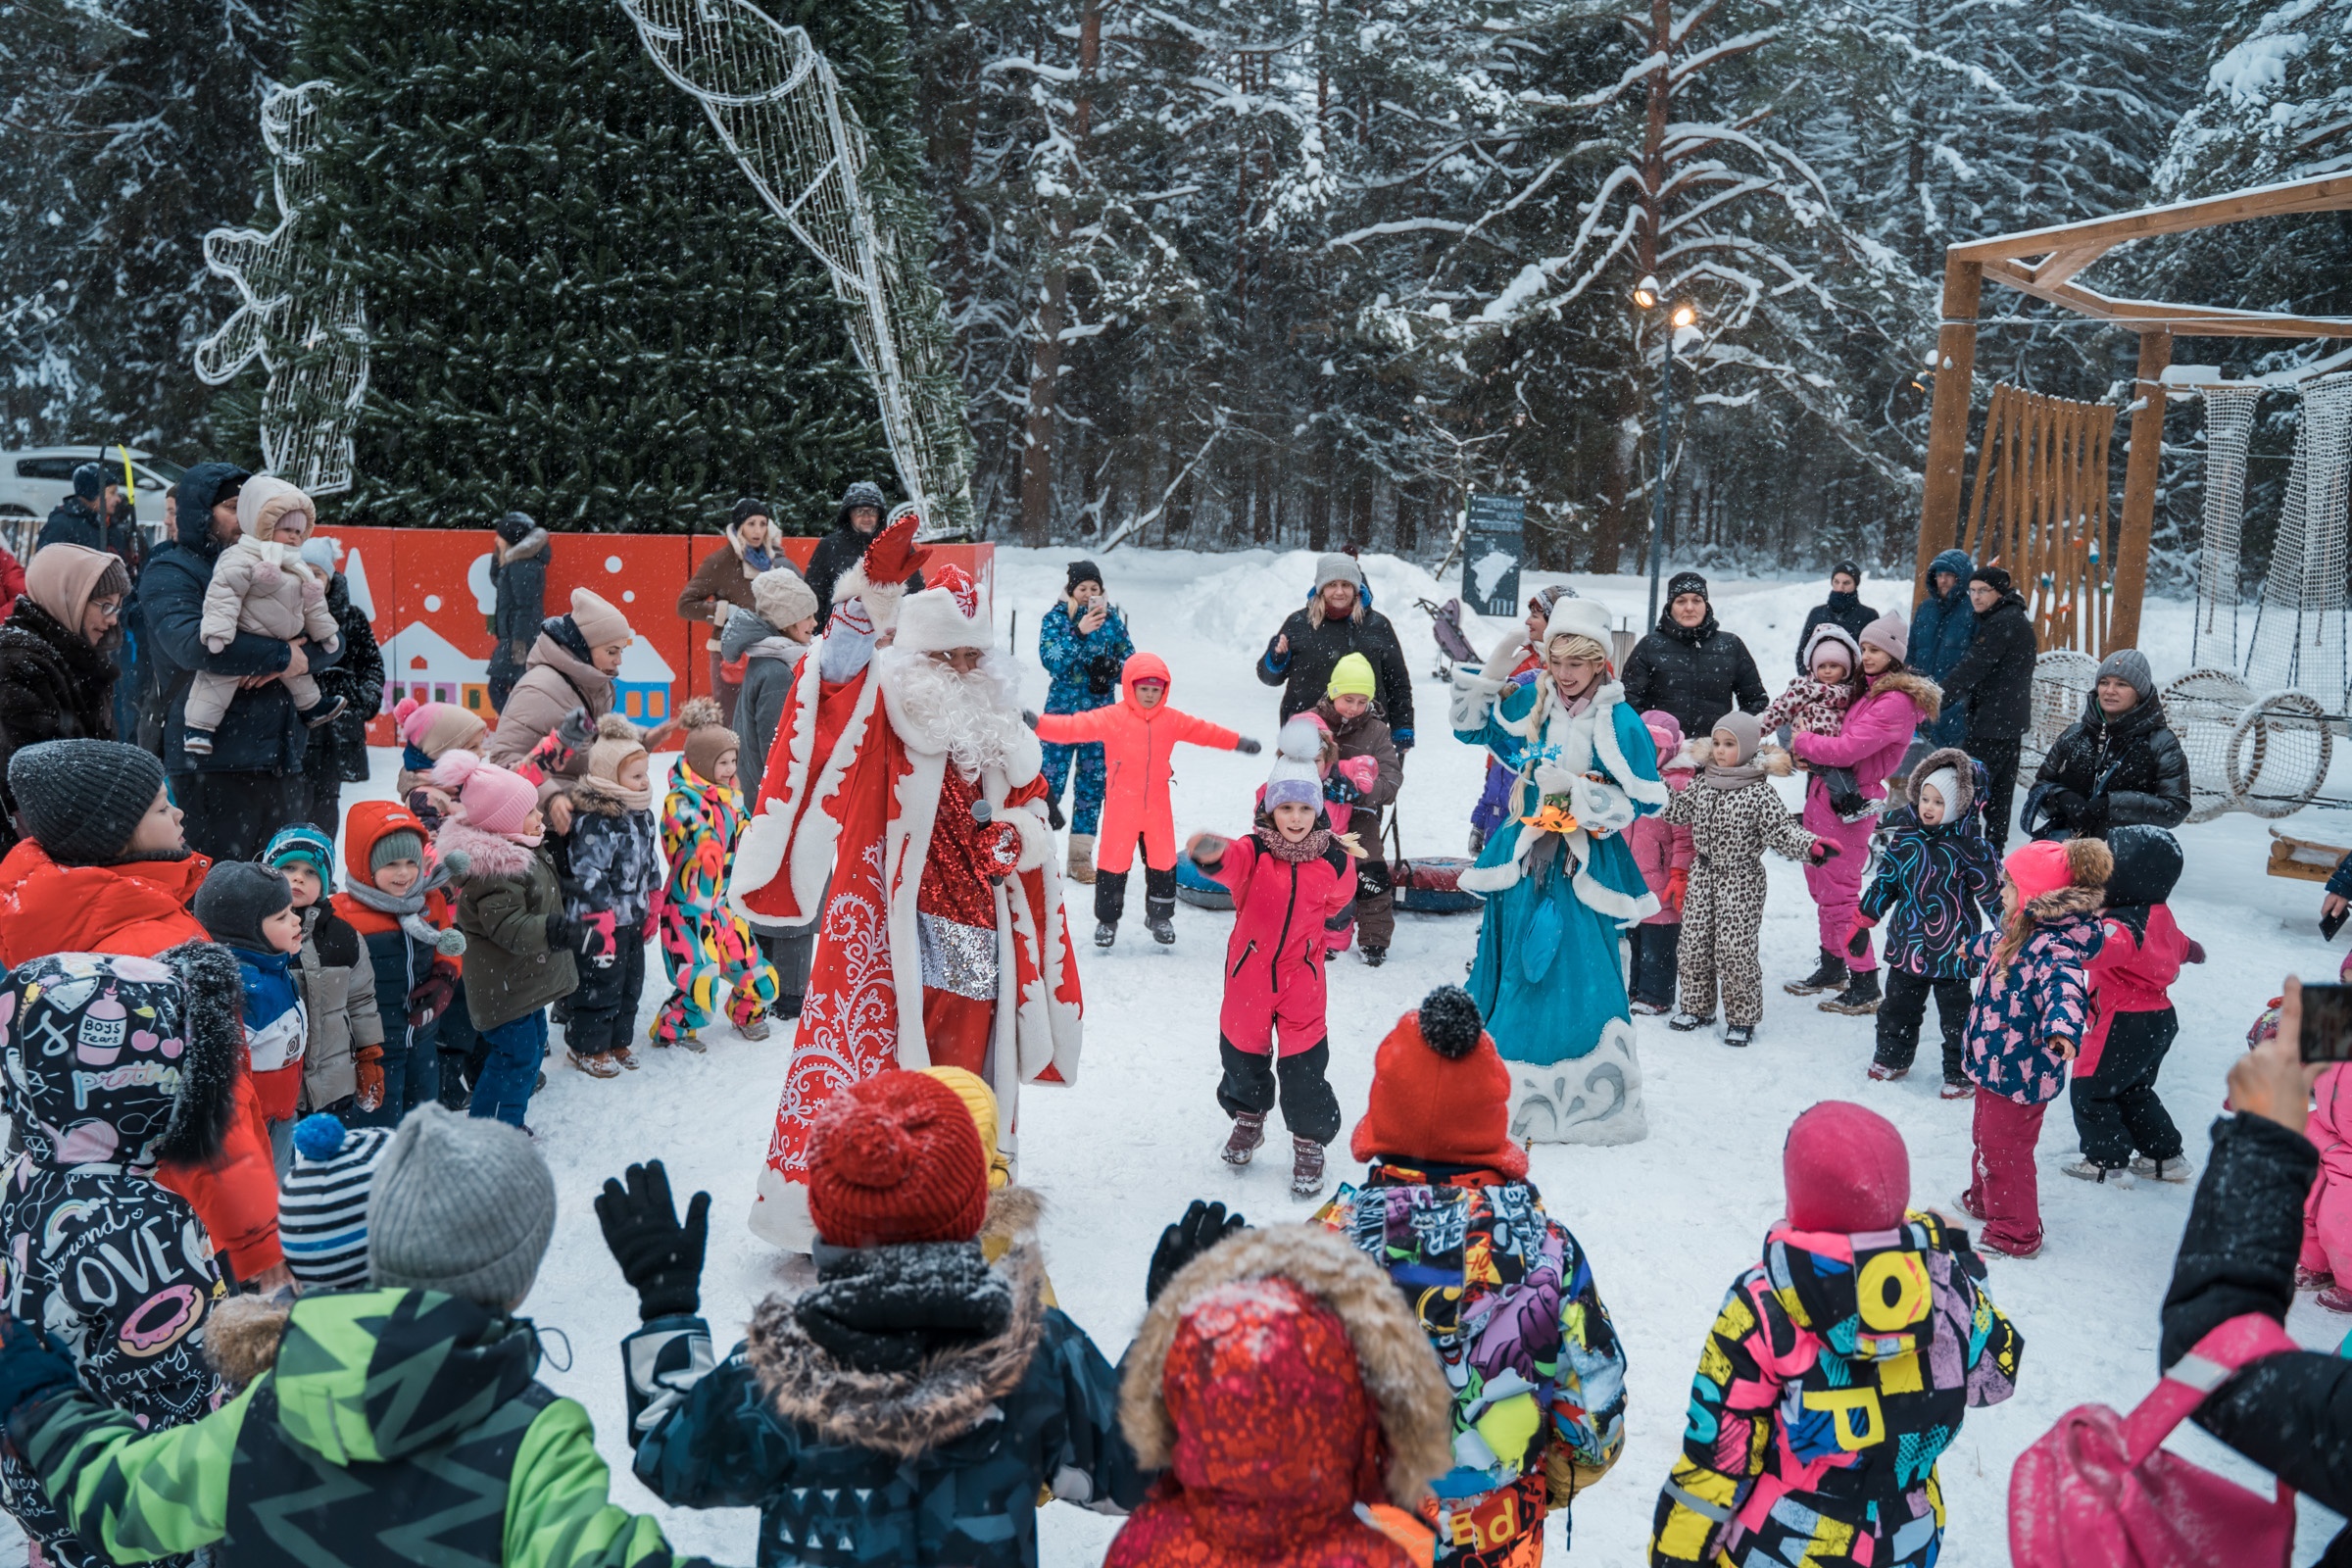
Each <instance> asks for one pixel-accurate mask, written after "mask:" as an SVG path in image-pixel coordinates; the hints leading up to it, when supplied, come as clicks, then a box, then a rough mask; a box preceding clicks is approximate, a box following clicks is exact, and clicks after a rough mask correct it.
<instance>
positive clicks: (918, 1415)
mask: <svg viewBox="0 0 2352 1568" xmlns="http://www.w3.org/2000/svg"><path fill="white" fill-rule="evenodd" d="M998 1267H999V1269H1000V1270H1001V1271H1002V1272H1003V1273H1004V1274H1005V1276H1006V1278H1007V1280H1008V1281H1009V1283H1010V1284H1011V1287H1012V1318H1011V1321H1010V1322H1008V1323H1007V1324H1006V1325H1005V1332H1003V1333H1002V1334H999V1335H996V1336H995V1337H993V1338H991V1339H987V1340H982V1341H980V1342H979V1343H977V1344H972V1345H960V1346H955V1347H952V1348H947V1349H943V1350H940V1351H938V1352H936V1353H934V1354H933V1355H931V1356H930V1357H929V1358H928V1359H926V1360H925V1361H924V1362H923V1363H922V1365H920V1366H918V1367H916V1368H915V1369H914V1370H913V1371H911V1372H861V1371H859V1370H858V1369H857V1368H855V1367H852V1366H849V1365H846V1364H845V1363H843V1362H842V1361H840V1360H838V1359H836V1358H835V1357H834V1356H833V1354H832V1353H831V1352H830V1351H828V1350H826V1349H825V1348H823V1347H822V1346H819V1345H818V1344H817V1343H816V1342H815V1341H813V1340H812V1339H810V1338H809V1334H808V1331H807V1330H805V1329H803V1328H802V1327H801V1324H800V1320H799V1318H798V1317H796V1316H795V1315H794V1310H793V1307H794V1299H793V1298H791V1297H786V1296H771V1297H769V1298H767V1299H765V1300H763V1301H761V1302H760V1305H759V1306H758V1307H757V1308H755V1309H754V1310H753V1312H752V1321H751V1327H750V1329H749V1330H748V1331H747V1333H746V1334H745V1336H744V1347H743V1353H744V1359H745V1360H746V1361H748V1362H749V1363H750V1364H751V1368H752V1373H753V1375H754V1376H755V1377H756V1378H758V1379H759V1383H760V1393H761V1394H763V1395H765V1396H766V1397H767V1398H768V1400H769V1401H770V1402H771V1403H772V1404H773V1406H774V1408H775V1411H776V1413H777V1414H778V1415H781V1416H782V1417H784V1419H786V1420H787V1421H791V1422H794V1423H795V1424H797V1425H799V1426H802V1427H804V1428H806V1429H807V1430H809V1432H811V1433H813V1434H815V1436H816V1437H817V1438H818V1439H819V1440H820V1441H822V1442H824V1443H828V1444H835V1445H838V1446H843V1447H851V1448H874V1449H878V1450H880V1451H881V1452H884V1453H888V1454H893V1455H896V1456H897V1457H899V1458H901V1459H912V1458H914V1457H915V1456H916V1455H917V1454H920V1453H924V1452H927V1451H929V1450H930V1449H932V1448H935V1447H938V1446H941V1445H942V1444H945V1443H949V1442H952V1441H953V1440H955V1439H956V1438H959V1437H961V1436H962V1435H963V1434H965V1433H966V1432H969V1431H970V1430H971V1429H972V1428H973V1427H974V1426H975V1425H976V1424H978V1423H979V1421H980V1420H981V1419H982V1418H983V1417H985V1416H986V1415H987V1414H988V1411H989V1407H990V1406H991V1405H994V1404H996V1403H997V1402H998V1401H999V1400H1001V1399H1004V1398H1005V1397H1007V1396H1009V1395H1010V1394H1011V1393H1012V1391H1013V1390H1014V1389H1015V1388H1017V1387H1018V1386H1019V1385H1020V1381H1021V1379H1022V1377H1023V1376H1024V1375H1026V1374H1027V1372H1028V1370H1029V1361H1030V1358H1031V1357H1032V1356H1033V1355H1035V1354H1036V1352H1037V1344H1038V1336H1039V1332H1040V1330H1041V1329H1042V1327H1043V1325H1044V1322H1045V1313H1046V1308H1045V1303H1044V1300H1043V1299H1042V1281H1043V1278H1044V1274H1043V1270H1042V1268H1041V1267H1040V1264H1039V1262H1038V1256H1037V1253H1036V1251H1035V1250H1032V1249H1030V1248H1027V1247H1019V1248H1015V1249H1014V1250H1013V1251H1012V1252H1011V1253H1010V1254H1009V1255H1008V1256H1006V1258H1005V1261H1004V1262H1003V1263H1002V1264H1000V1265H998Z"/></svg>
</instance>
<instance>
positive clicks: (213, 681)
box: [186, 477, 344, 757]
mask: <svg viewBox="0 0 2352 1568" xmlns="http://www.w3.org/2000/svg"><path fill="white" fill-rule="evenodd" d="M318 521H319V513H318V509H317V508H316V507H314V506H313V505H312V503H311V498H310V497H309V496H306V495H304V494H303V493H302V492H301V491H300V490H297V489H295V488H294V487H293V486H292V485H290V484H288V483H286V481H285V480H283V479H271V478H268V477H261V478H253V479H248V480H246V481H245V487H244V489H242V490H240V491H239V492H238V493H237V529H238V533H239V537H238V539H237V542H236V543H234V544H232V545H230V546H229V547H228V548H227V549H225V550H223V551H221V559H220V561H219V562H218V563H217V564H215V565H214V566H213V580H212V585H211V586H210V587H208V588H207V589H205V591H204V621H203V624H202V625H201V626H200V627H199V628H198V635H200V636H201V637H203V639H204V646H205V647H207V648H209V649H211V650H212V651H213V652H214V653H216V654H217V653H219V652H221V650H222V649H224V648H226V647H227V646H228V645H229V644H230V643H232V642H234V641H235V640H236V636H237V633H239V632H241V631H245V632H251V633H253V634H254V635H255V636H257V637H268V638H270V639H272V640H274V641H278V642H292V641H293V640H294V639H295V638H297V637H308V638H309V639H310V640H311V641H312V642H314V643H316V644H317V645H318V646H319V648H320V649H322V650H324V651H326V652H328V653H332V652H334V650H335V648H336V646H337V644H338V642H339V641H340V640H341V636H342V633H341V631H340V630H339V629H338V628H337V627H336V625H335V616H334V612H332V611H330V610H328V609H327V608H326V582H325V580H324V579H323V578H321V577H319V575H317V574H316V573H315V572H314V571H313V570H312V569H311V567H310V566H309V565H308V564H305V563H304V561H303V559H302V542H303V541H304V540H305V539H307V538H309V537H310V534H311V529H312V528H314V527H316V526H317V525H318ZM281 679H282V680H283V681H284V683H285V688H286V690H287V691H288V692H290V693H292V694H293V697H294V708H295V711H296V713H297V715H298V716H299V717H300V718H301V719H302V721H303V722H304V723H305V724H308V725H309V726H310V727H311V728H313V729H317V728H318V727H319V725H321V724H323V723H326V722H327V721H328V720H329V719H332V718H333V717H334V716H335V715H336V714H337V713H340V712H342V711H343V709H344V702H343V699H342V698H340V697H337V698H335V699H333V700H332V701H331V702H330V701H325V700H322V699H321V697H320V695H319V683H318V682H317V681H316V680H314V679H312V678H311V677H310V676H309V675H307V674H305V675H288V676H283V677H281ZM236 695H237V677H236V676H234V675H217V674H213V673H211V672H210V671H207V670H201V669H200V670H198V671H196V673H195V675H194V676H193V677H191V679H190V682H189V685H188V705H187V741H186V745H187V749H188V751H189V753H190V755H192V756H196V757H205V756H209V755H211V753H212V750H213V731H214V730H216V729H218V728H220V727H221V717H222V716H223V715H224V714H226V713H227V711H228V705H229V702H230V701H231V700H232V699H233V698H235V696H236Z"/></svg>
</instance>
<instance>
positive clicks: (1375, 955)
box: [1362, 942, 1389, 969]
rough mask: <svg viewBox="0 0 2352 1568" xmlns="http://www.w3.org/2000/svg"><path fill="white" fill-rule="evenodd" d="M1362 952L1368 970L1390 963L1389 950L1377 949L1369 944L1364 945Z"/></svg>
mask: <svg viewBox="0 0 2352 1568" xmlns="http://www.w3.org/2000/svg"><path fill="white" fill-rule="evenodd" d="M1362 952H1363V955H1364V966H1365V967H1366V968H1368V969H1377V968H1379V967H1380V966H1381V965H1382V964H1384V963H1386V962H1388V961H1389V950H1388V949H1386V948H1376V947H1374V946H1373V945H1372V944H1371V943H1369V942H1367V943H1365V944H1364V946H1363V949H1362Z"/></svg>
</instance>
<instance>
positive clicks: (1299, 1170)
mask: <svg viewBox="0 0 2352 1568" xmlns="http://www.w3.org/2000/svg"><path fill="white" fill-rule="evenodd" d="M1322 1191H1323V1146H1322V1145H1321V1144H1318V1143H1316V1142H1315V1141H1314V1140H1313V1139H1311V1138H1299V1137H1297V1136H1293V1138H1292V1139H1291V1196H1292V1197H1293V1198H1312V1197H1314V1196H1315V1195H1316V1194H1318V1193H1320V1192H1322Z"/></svg>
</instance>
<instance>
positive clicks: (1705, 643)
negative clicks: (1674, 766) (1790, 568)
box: [1618, 571, 1772, 738]
mask: <svg viewBox="0 0 2352 1568" xmlns="http://www.w3.org/2000/svg"><path fill="white" fill-rule="evenodd" d="M1618 678H1619V679H1620V680H1622V681H1623V682H1624V684H1625V700H1626V702H1627V704H1628V705H1630V706H1631V707H1632V708H1633V709H1634V711H1636V712H1641V711H1645V710H1648V709H1652V708H1662V709H1664V710H1665V711H1667V712H1669V713H1672V714H1673V715H1674V717H1675V721H1676V722H1677V723H1679V724H1681V725H1682V726H1683V733H1684V734H1685V735H1689V736H1691V737H1693V738H1695V737H1697V736H1701V735H1709V734H1712V733H1713V732H1714V729H1715V721H1716V720H1717V719H1719V718H1721V717H1722V716H1723V715H1724V714H1726V713H1728V712H1730V711H1732V710H1733V709H1735V708H1737V709H1739V710H1740V711H1741V712H1743V713H1761V712H1762V711H1764V710H1765V708H1766V707H1767V706H1769V705H1770V703H1771V701H1772V699H1771V698H1769V697H1767V696H1766V695H1765V693H1764V677H1763V675H1762V674H1761V673H1759V672H1758V671H1757V669H1756V658H1755V655H1753V654H1751V653H1749V652H1748V651H1747V644H1745V643H1743V642H1741V641H1740V639H1739V638H1738V637H1736V636H1734V635H1733V634H1732V633H1730V632H1728V631H1725V630H1724V629H1723V628H1722V627H1721V626H1719V625H1717V624H1716V623H1715V607H1714V606H1713V605H1711V604H1709V603H1708V602H1707V579H1706V578H1704V577H1702V576H1700V575H1699V574H1698V573H1697V572H1695V571H1678V572H1676V573H1675V574H1674V575H1673V577H1671V578H1670V579H1668V581H1667V584H1666V611H1665V613H1663V614H1661V615H1660V616H1658V625H1657V629H1656V630H1655V631H1652V632H1651V633H1650V634H1649V635H1648V636H1646V637H1644V638H1642V640H1641V641H1640V642H1638V643H1636V644H1635V645H1634V651H1633V653H1632V654H1631V655H1630V656H1628V658H1627V659H1626V661H1625V670H1624V672H1623V674H1621V675H1620V676H1619V677H1618Z"/></svg>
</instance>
